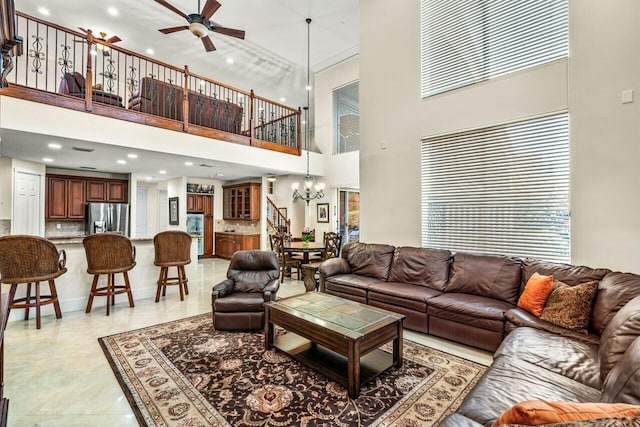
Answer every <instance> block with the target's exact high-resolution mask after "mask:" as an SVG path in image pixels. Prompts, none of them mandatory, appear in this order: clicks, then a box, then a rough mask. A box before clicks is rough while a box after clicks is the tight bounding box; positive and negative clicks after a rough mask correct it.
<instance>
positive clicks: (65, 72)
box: [0, 12, 301, 155]
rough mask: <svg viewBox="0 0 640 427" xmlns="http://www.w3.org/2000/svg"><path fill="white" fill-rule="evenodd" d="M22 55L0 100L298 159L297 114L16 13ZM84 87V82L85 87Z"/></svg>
mask: <svg viewBox="0 0 640 427" xmlns="http://www.w3.org/2000/svg"><path fill="white" fill-rule="evenodd" d="M16 32H17V34H19V35H20V36H22V38H23V40H24V54H23V55H22V56H19V57H17V58H15V63H14V68H13V70H12V71H11V72H10V73H9V75H8V76H7V81H8V83H9V87H7V88H3V89H0V95H6V96H12V97H18V98H23V99H28V100H32V101H37V102H42V103H47V104H52V105H57V106H60V107H66V108H71V109H75V110H81V111H87V112H90V113H93V114H99V115H103V116H108V117H113V118H118V119H122V120H127V121H133V122H137V123H143V124H146V125H151V126H156V127H161V128H165V129H170V130H174V131H179V132H186V133H190V134H195V135H200V136H204V137H210V138H216V139H219V140H224V141H229V142H234V143H238V144H245V145H251V146H255V147H260V148H266V149H270V150H275V151H279V152H284V153H289V154H295V155H300V149H301V130H300V129H301V128H300V120H301V114H300V109H299V108H298V109H296V108H291V107H288V106H286V105H282V104H280V103H278V102H274V101H271V100H269V99H266V98H263V97H260V96H258V95H256V94H254V92H253V91H252V90H251V91H244V90H242V89H238V88H234V87H232V86H228V85H225V84H223V83H220V82H217V81H215V80H211V79H209V78H207V77H204V76H199V75H196V74H193V73H191V72H190V71H189V68H188V67H187V66H185V67H184V68H179V67H176V66H173V65H170V64H165V63H163V62H160V61H157V60H154V59H152V58H149V57H146V56H144V55H140V54H137V53H135V52H131V51H129V50H126V49H123V48H121V47H118V46H117V45H114V44H111V43H108V42H106V41H105V40H103V39H101V38H97V35H95V34H93V33H92V32H91V31H88V33H87V34H84V33H81V32H78V31H74V30H70V29H68V28H64V27H61V26H59V25H55V24H52V23H48V22H45V21H43V20H40V19H38V18H35V17H32V16H29V15H25V14H23V13H20V12H17V23H16ZM87 82H90V84H89V83H87Z"/></svg>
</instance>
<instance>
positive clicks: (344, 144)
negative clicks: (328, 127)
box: [333, 82, 360, 154]
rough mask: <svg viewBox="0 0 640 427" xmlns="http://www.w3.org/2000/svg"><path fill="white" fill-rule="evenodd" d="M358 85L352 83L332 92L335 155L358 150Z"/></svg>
mask: <svg viewBox="0 0 640 427" xmlns="http://www.w3.org/2000/svg"><path fill="white" fill-rule="evenodd" d="M359 91H360V84H359V82H354V83H351V84H348V85H346V86H343V87H341V88H339V89H336V90H334V91H333V112H334V123H335V127H334V129H335V154H342V153H348V152H350V151H358V150H359V149H360V95H359Z"/></svg>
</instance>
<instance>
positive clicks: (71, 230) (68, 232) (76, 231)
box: [44, 220, 86, 237]
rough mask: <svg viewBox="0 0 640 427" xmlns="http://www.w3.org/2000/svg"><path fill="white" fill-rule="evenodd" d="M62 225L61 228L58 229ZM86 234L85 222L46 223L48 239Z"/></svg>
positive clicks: (45, 228)
mask: <svg viewBox="0 0 640 427" xmlns="http://www.w3.org/2000/svg"><path fill="white" fill-rule="evenodd" d="M57 224H60V228H57ZM85 234H86V230H85V224H84V221H55V220H53V221H45V226H44V235H45V236H46V237H75V236H84V235H85Z"/></svg>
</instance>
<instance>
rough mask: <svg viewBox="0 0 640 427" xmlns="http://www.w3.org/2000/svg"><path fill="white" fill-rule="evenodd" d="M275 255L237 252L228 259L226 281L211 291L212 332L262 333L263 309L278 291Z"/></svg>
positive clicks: (264, 252)
mask: <svg viewBox="0 0 640 427" xmlns="http://www.w3.org/2000/svg"><path fill="white" fill-rule="evenodd" d="M279 276H280V266H279V265H278V258H277V257H276V254H275V253H273V252H268V251H238V252H236V253H234V254H233V256H232V257H231V262H230V263H229V268H228V270H227V279H226V280H223V281H222V282H220V283H218V284H217V285H215V286H214V287H213V290H212V292H211V304H212V308H213V327H214V328H215V329H216V330H224V331H231V330H243V329H262V328H263V327H264V307H263V304H264V303H265V302H268V301H275V299H276V293H277V292H278V289H279V287H280V283H279V281H278V278H279Z"/></svg>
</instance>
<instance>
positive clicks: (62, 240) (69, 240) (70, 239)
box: [45, 234, 202, 246]
mask: <svg viewBox="0 0 640 427" xmlns="http://www.w3.org/2000/svg"><path fill="white" fill-rule="evenodd" d="M85 237H86V236H85V235H80V236H52V237H45V238H46V239H47V240H49V241H50V242H51V243H53V244H54V245H56V246H57V245H74V244H78V243H80V244H81V243H82V240H83V239H84V238H85ZM191 237H192V238H194V239H198V238H200V237H202V236H201V235H200V234H192V235H191ZM131 241H132V242H134V243H135V242H150V241H153V237H132V238H131Z"/></svg>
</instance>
